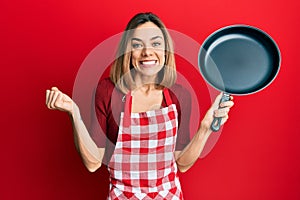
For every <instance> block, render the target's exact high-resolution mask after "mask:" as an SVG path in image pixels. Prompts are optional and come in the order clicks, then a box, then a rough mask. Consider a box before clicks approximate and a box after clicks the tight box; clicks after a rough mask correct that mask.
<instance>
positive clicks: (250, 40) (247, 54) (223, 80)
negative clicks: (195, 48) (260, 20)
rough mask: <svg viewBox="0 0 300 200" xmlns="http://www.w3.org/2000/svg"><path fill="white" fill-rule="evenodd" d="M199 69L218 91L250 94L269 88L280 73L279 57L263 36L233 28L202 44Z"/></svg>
mask: <svg viewBox="0 0 300 200" xmlns="http://www.w3.org/2000/svg"><path fill="white" fill-rule="evenodd" d="M199 59H200V63H199V64H200V70H201V73H202V75H203V76H204V78H205V79H206V81H208V82H209V83H210V84H211V85H212V86H213V87H215V88H217V89H218V90H221V91H225V92H228V93H231V94H248V93H253V92H256V91H258V90H260V89H262V88H264V87H265V86H266V85H268V84H269V83H270V82H271V81H272V79H273V78H274V77H275V75H276V73H277V70H278V62H279V55H278V52H277V48H276V46H275V45H274V43H273V41H272V40H270V39H269V38H268V37H266V36H265V35H264V34H263V33H261V32H258V31H257V30H253V29H249V28H241V27H240V28H239V27H234V28H233V29H232V30H224V31H220V32H219V33H217V34H214V35H213V36H212V37H210V38H209V39H208V40H207V41H206V43H205V44H204V45H203V47H202V50H201V54H200V57H199Z"/></svg>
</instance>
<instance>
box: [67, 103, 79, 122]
mask: <svg viewBox="0 0 300 200" xmlns="http://www.w3.org/2000/svg"><path fill="white" fill-rule="evenodd" d="M68 114H69V116H70V117H71V118H72V119H73V120H75V119H81V117H80V110H79V107H78V106H77V105H76V104H75V103H73V105H72V109H71V110H70V111H69V112H68Z"/></svg>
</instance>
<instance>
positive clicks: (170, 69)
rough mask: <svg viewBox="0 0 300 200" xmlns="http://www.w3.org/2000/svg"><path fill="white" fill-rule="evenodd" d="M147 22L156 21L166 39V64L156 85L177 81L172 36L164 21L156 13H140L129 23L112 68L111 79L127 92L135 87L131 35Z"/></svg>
mask: <svg viewBox="0 0 300 200" xmlns="http://www.w3.org/2000/svg"><path fill="white" fill-rule="evenodd" d="M146 22H152V23H154V24H155V25H156V26H157V27H158V28H159V29H160V30H161V31H162V33H163V36H164V40H165V64H164V67H163V68H162V70H161V71H160V72H159V73H158V80H157V84H156V86H157V87H158V88H164V87H171V86H172V85H173V84H174V83H175V82H176V78H177V74H176V65H175V56H174V48H173V42H172V39H171V36H170V35H169V33H168V31H167V29H166V27H165V25H164V24H163V22H162V21H161V20H160V19H159V18H158V17H157V16H156V15H154V14H152V13H139V14H137V15H135V16H134V17H133V18H132V19H131V20H130V21H129V23H128V24H127V27H126V29H125V31H124V33H123V35H122V38H121V41H120V43H119V47H118V50H117V55H116V59H115V61H114V62H113V64H112V67H111V70H110V79H111V80H112V82H113V83H114V84H115V86H116V87H117V88H118V89H119V90H121V91H122V92H123V93H125V94H126V93H127V92H128V91H130V90H133V89H134V88H135V82H134V79H133V74H134V70H132V69H133V66H132V65H131V48H130V45H129V44H130V43H129V41H130V37H131V36H132V34H133V32H134V29H135V28H137V27H138V26H139V25H141V24H144V23H146Z"/></svg>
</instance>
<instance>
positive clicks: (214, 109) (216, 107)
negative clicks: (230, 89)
mask: <svg viewBox="0 0 300 200" xmlns="http://www.w3.org/2000/svg"><path fill="white" fill-rule="evenodd" d="M222 95H223V93H220V94H219V95H218V96H217V97H216V99H215V101H214V103H213V104H212V106H211V107H210V108H209V110H208V111H207V113H206V115H205V116H204V118H203V120H202V122H201V126H204V127H205V128H206V129H210V126H211V123H212V122H213V119H214V117H221V118H222V120H221V125H223V124H224V123H225V122H226V121H227V120H228V118H229V116H228V113H229V111H230V109H231V108H232V106H233V105H234V103H233V97H232V96H230V100H229V101H226V102H222V103H220V100H221V98H222Z"/></svg>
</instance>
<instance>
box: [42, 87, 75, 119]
mask: <svg viewBox="0 0 300 200" xmlns="http://www.w3.org/2000/svg"><path fill="white" fill-rule="evenodd" d="M74 104H75V103H74V101H73V100H72V99H71V98H70V97H69V96H68V95H66V94H64V93H62V92H61V91H60V90H59V89H58V88H57V87H52V88H51V90H46V106H47V107H48V108H49V109H50V110H60V111H64V112H68V113H69V114H71V113H72V112H73V107H74Z"/></svg>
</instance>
